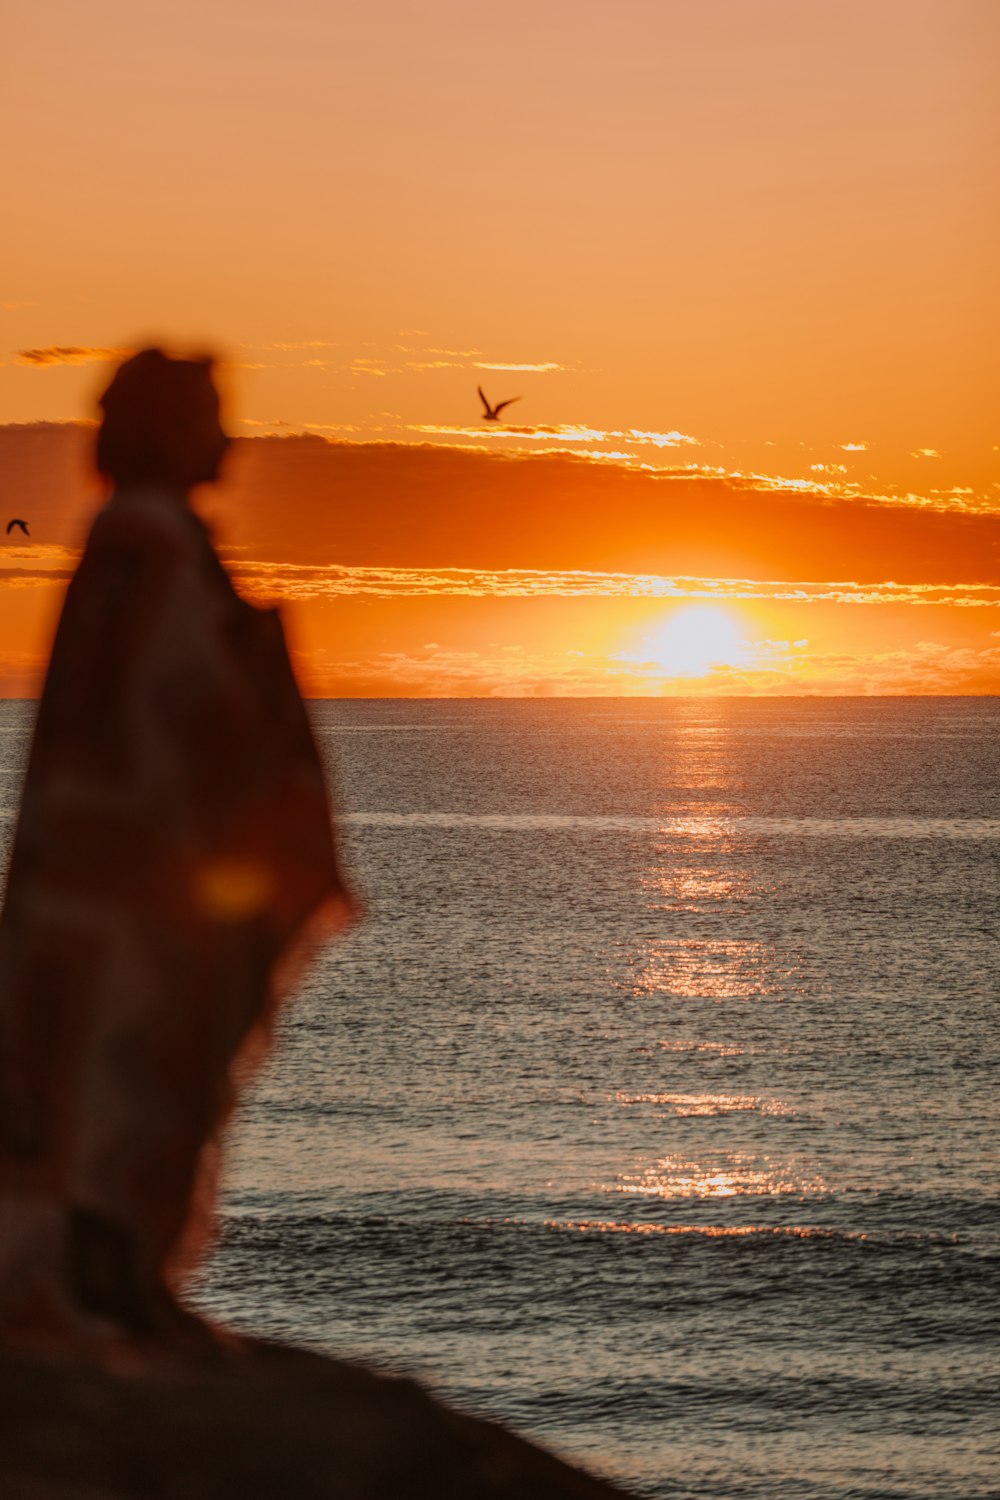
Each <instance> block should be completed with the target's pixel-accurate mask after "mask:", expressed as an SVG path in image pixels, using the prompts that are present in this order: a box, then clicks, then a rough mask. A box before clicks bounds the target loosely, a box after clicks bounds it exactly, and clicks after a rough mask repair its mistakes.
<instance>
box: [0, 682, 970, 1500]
mask: <svg viewBox="0 0 1000 1500" xmlns="http://www.w3.org/2000/svg"><path fill="white" fill-rule="evenodd" d="M315 717H316V723H317V728H318V733H319V736H320V739H321V742H322V745H323V747H324V750H325V751H327V752H328V753H329V755H330V758H331V763H332V764H333V766H334V767H335V776H336V781H337V786H338V799H339V802H340V805H341V807H342V808H343V810H344V813H345V816H344V818H343V839H344V843H345V847H346V852H347V855H348V861H349V863H350V865H351V867H352V869H353V870H354V871H355V872H356V875H357V880H358V882H359V884H360V885H361V887H362V888H363V891H364V893H365V896H366V899H367V902H368V906H369V916H368V921H367V923H366V924H365V926H364V927H362V928H361V929H360V930H359V931H358V932H357V933H356V935H354V936H353V937H351V938H350V939H349V940H347V941H345V942H343V943H341V944H340V945H339V946H338V947H336V948H335V949H333V950H332V951H331V952H329V953H328V954H327V955H326V957H325V958H324V959H323V960H322V962H321V963H320V964H319V965H318V966H317V967H316V969H315V970H314V971H313V973H312V974H311V975H310V977H309V980H308V982H307V984H306V986H305V988H304V992H303V993H302V995H301V997H300V998H299V1000H298V1001H297V1003H296V1004H295V1005H294V1006H293V1007H292V1009H291V1010H290V1011H289V1013H288V1015H287V1017H286V1020H285V1024H284V1026H283V1031H282V1037H281V1045H280V1047H279V1049H278V1051H277V1053H276V1055H275V1057H274V1059H273V1062H272V1064H271V1065H270V1066H269V1068H268V1070H267V1072H266V1074H265V1075H264V1076H263V1077H262V1078H261V1079H260V1080H259V1082H258V1084H257V1086H256V1087H255V1089H254V1091H253V1094H252V1096H251V1097H250V1099H249V1100H248V1102H247V1104H246V1107H245V1109H244V1111H243V1115H242V1118H241V1120H240V1121H239V1128H238V1133H237V1136H236V1139H235V1142H234V1149H233V1150H232V1153H231V1157H230V1165H229V1176H228V1185H227V1196H226V1204H227V1218H226V1234H225V1239H224V1242H223V1244H222V1246H221V1247H220V1250H219V1252H218V1254H217V1256H216V1258H215V1260H214V1262H213V1264H212V1265H211V1267H210V1268H209V1272H208V1274H207V1276H206V1278H205V1280H204V1282H203V1284H202V1286H201V1288H200V1290H199V1297H200V1300H201V1301H202V1302H203V1304H204V1305H206V1306H207V1307H208V1308H210V1309H211V1310H212V1311H214V1312H215V1313H216V1314H218V1315H221V1316H223V1317H225V1318H227V1319H229V1320H231V1321H232V1322H234V1323H237V1324H239V1325H240V1326H241V1327H245V1328H248V1329H253V1330H256V1331H258V1332H262V1333H266V1334H272V1335H277V1336H280V1337H285V1338H291V1339H295V1340H298V1341H301V1342H309V1343H313V1344H316V1345H318V1346H320V1347H323V1348H326V1349H329V1350H331V1351H334V1352H336V1353H338V1354H344V1355H349V1356H352V1357H359V1358H363V1359H366V1360H368V1361H370V1362H376V1363H379V1364H381V1365H383V1366H386V1367H389V1368H396V1369H405V1370H407V1371H409V1372H411V1373H413V1374H415V1375H417V1376H418V1377H419V1378H421V1379H422V1380H424V1381H425V1382H426V1383H428V1384H429V1385H430V1386H431V1387H432V1388H433V1389H435V1390H436V1391H437V1392H439V1393H440V1394H442V1395H443V1396H445V1397H446V1398H447V1399H449V1400H451V1401H453V1402H456V1403H458V1404H461V1405H463V1406H465V1407H468V1408H470V1409H472V1410H475V1411H477V1412H480V1413H484V1414H486V1415H489V1416H493V1417H497V1418H500V1419H502V1420H503V1421H505V1422H507V1423H509V1424H511V1425H513V1426H514V1427H516V1428H517V1429H518V1430H520V1431H522V1432H524V1433H525V1434H527V1435H530V1436H533V1437H536V1438H538V1439H540V1440H541V1441H543V1442H545V1443H547V1444H549V1445H550V1446H551V1447H553V1448H555V1449H557V1450H558V1451H560V1452H562V1453H564V1454H566V1455H568V1456H571V1457H575V1458H577V1459H580V1460H582V1461H585V1462H587V1463H588V1464H590V1465H591V1466H592V1467H594V1468H596V1469H597V1470H599V1471H603V1472H605V1473H608V1474H609V1475H611V1476H613V1477H615V1478H617V1479H618V1480H620V1481H621V1482H623V1483H625V1484H627V1485H629V1486H631V1487H632V1488H633V1489H634V1490H636V1491H637V1492H639V1493H642V1494H648V1495H657V1496H682V1495H690V1496H698V1497H711V1496H719V1497H737V1496H752V1497H755V1500H757V1497H761V1500H763V1497H781V1496H796V1497H798V1496H802V1497H807V1496H808V1497H816V1500H826V1497H830V1500H834V1497H836V1500H847V1497H855V1496H859V1497H860V1496H866V1497H874V1496H893V1497H900V1500H903V1497H906V1500H910V1497H918V1496H926V1497H934V1500H938V1497H946V1496H947V1497H972V1496H985V1495H988V1494H990V1495H996V1494H997V1493H1000V1467H998V1458H997V1448H996V1445H995V1443H994V1441H993V1432H994V1430H995V1429H996V1427H997V1425H998V1423H997V1397H996V1391H997V1383H998V1381H1000V1359H998V1343H1000V1340H998V1334H1000V1316H998V1306H1000V1299H998V1297H997V1293H998V1291H1000V1285H998V1280H1000V1279H998V1265H1000V1209H998V1203H997V1196H996V1147H995V1137H996V1134H997V1121H996V1098H997V1082H998V1078H997V1074H998V1057H1000V1038H998V1024H997V1012H998V1006H997V1002H998V998H1000V981H998V965H997V934H996V910H997V895H998V879H997V876H998V869H997V833H998V831H1000V798H998V796H997V787H998V785H1000V774H998V772H1000V766H998V752H997V744H998V738H997V735H998V730H1000V703H998V702H997V701H996V700H982V699H980V700H972V699H936V700H905V699H891V700H885V699H883V700H850V701H845V700H815V699H814V700H776V701H771V702H750V701H746V700H743V701H730V702H722V703H712V702H708V701H704V700H703V701H698V700H673V701H663V702H659V701H657V702H653V701H649V700H641V701H640V700H624V701H618V702H615V701H613V700H607V701H578V702H566V701H532V702H524V701H520V702H517V701H504V702H499V701H497V702H494V701H472V702H436V703H427V702H423V703H421V702H396V701H366V702H340V703H323V704H317V705H316V707H315ZM24 725H25V717H24V710H23V708H21V707H19V706H17V705H8V706H6V707H5V708H4V709H3V711H2V715H0V728H2V727H4V726H5V727H6V728H7V729H8V731H10V732H9V733H7V734H6V735H4V736H3V738H2V739H0V746H3V747H5V748H4V751H3V753H4V754H5V757H6V759H5V761H4V764H5V766H6V768H7V771H6V775H5V778H4V782H3V789H4V807H5V808H7V809H8V810H10V809H12V807H13V805H14V801H15V799H16V790H17V773H18V768H19V765H20V762H21V757H23V749H24ZM7 826H8V828H9V826H10V825H9V824H8V825H7Z"/></svg>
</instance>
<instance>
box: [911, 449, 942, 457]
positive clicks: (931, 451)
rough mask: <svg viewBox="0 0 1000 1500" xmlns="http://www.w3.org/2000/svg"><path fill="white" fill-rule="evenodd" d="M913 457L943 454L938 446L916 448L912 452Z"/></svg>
mask: <svg viewBox="0 0 1000 1500" xmlns="http://www.w3.org/2000/svg"><path fill="white" fill-rule="evenodd" d="M910 457H911V458H940V457H941V455H940V453H939V452H938V450H937V449H936V448H914V449H913V450H912V452H911V453H910Z"/></svg>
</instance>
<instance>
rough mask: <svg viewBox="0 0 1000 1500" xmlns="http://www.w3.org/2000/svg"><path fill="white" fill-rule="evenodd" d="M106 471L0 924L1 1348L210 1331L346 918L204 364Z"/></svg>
mask: <svg viewBox="0 0 1000 1500" xmlns="http://www.w3.org/2000/svg"><path fill="white" fill-rule="evenodd" d="M101 406H102V408H103V421H102V424H101V426H100V430H99V434H98V438H97V452H96V460H97V468H98V470H99V471H100V473H101V474H102V475H104V476H105V477H106V478H108V479H109V480H110V481H112V483H113V493H112V494H111V497H110V500H109V501H108V503H107V505H106V506H105V507H104V509H103V510H102V511H101V512H100V513H99V514H98V516H97V518H96V521H95V523H94V526H93V529H92V531H91V533H90V537H89V540H88V542H87V546H86V550H85V552H84V555H83V558H82V560H81V562H80V566H79V568H78V570H77V572H76V575H75V577H74V578H73V580H72V582H71V584H70V586H69V590H68V592H67V595H66V601H65V605H64V607H63V612H62V616H61V619H60V622H59V626H58V630H57V632H56V636H55V641H54V644H53V649H52V655H51V660H50V664H49V669H48V674H47V677H46V681H45V686H44V690H43V693H42V698H41V702H40V705H39V709H38V716H37V721H36V726H35V732H34V739H33V744H32V749H31V754H30V759H29V764H28V770H27V776H26V781H25V786H24V792H23V798H22V803H21V811H20V817H19V822H18V826H17V831H16V836H15V841H14V847H13V853H12V857H11V862H10V868H9V874H8V881H7V890H6V898H5V904H4V908H3V913H2V917H0V1336H6V1337H7V1338H11V1337H18V1336H20V1337H28V1338H31V1339H35V1340H37V1339H39V1338H42V1339H46V1338H48V1339H53V1340H57V1341H66V1340H69V1341H71V1342H80V1341H83V1342H84V1343H86V1342H88V1341H95V1342H97V1343H100V1342H103V1341H106V1340H109V1339H110V1340H112V1341H115V1340H117V1339H121V1338H125V1339H127V1340H135V1339H140V1340H142V1339H147V1340H153V1341H160V1342H162V1341H164V1340H165V1341H168V1342H170V1341H174V1342H177V1341H180V1342H181V1343H185V1342H187V1341H188V1340H192V1339H193V1340H195V1341H197V1342H201V1341H202V1340H207V1341H209V1342H210V1341H211V1340H212V1339H213V1337H214V1335H213V1333H212V1331H211V1330H209V1329H208V1327H207V1325H205V1324H203V1323H202V1322H201V1321H200V1320H199V1319H198V1318H197V1317H196V1316H195V1315H194V1314H193V1313H191V1312H188V1311H185V1310H184V1308H183V1306H182V1305H181V1303H180V1302H179V1300H178V1294H179V1291H180V1289H181V1287H182V1285H183V1281H184V1278H185V1276H186V1275H187V1274H188V1272H189V1271H190V1269H191V1268H192V1267H193V1265H194V1264H195V1262H196V1260H197V1257H198V1255H199V1253H200V1252H201V1250H202V1249H203V1247H204V1245H205V1242H206V1239H207V1236H208V1234H209V1232H210V1229H211V1219H212V1209H213V1197H214V1184H215V1174H216V1168H217V1162H218V1155H219V1143H220V1133H221V1131H222V1129H223V1126H224V1125H225V1122H226V1119H227V1117H228V1115H229V1113H230V1111H231V1109H232V1106H233V1103H234V1098H235V1094H236V1090H237V1086H238V1084H239V1082H240V1081H241V1080H242V1079H244V1078H245V1077H246V1076H247V1075H248V1070H249V1069H250V1068H251V1067H252V1065H253V1064H254V1062H255V1061H257V1060H259V1058H260V1056H261V1055H262V1054H263V1052H264V1050H265V1049H266V1046H267V1042H268V1038H269V1032H270V1028H271V1024H272V1022H273V1019H274V1016H275V1012H276V1009H277V1006H278V1004H279V1002H280V999H281V997H282V996H283V995H284V994H285V993H286V992H287V989H288V986H289V983H290V980H291V976H292V970H293V969H294V968H295V967H296V964H301V962H302V961H304V958H305V957H306V956H307V953H308V951H310V950H311V948H312V945H313V944H314V943H315V941H316V940H317V939H318V938H319V937H320V936H322V935H324V934H326V933H329V932H331V931H333V930H335V929H336V928H337V927H339V926H342V925H344V924H345V923H346V922H347V921H349V920H350V918H351V916H352V914H353V911H354V906H353V902H352V899H351V896H350V893H349V892H348V890H347V888H346V886H345V883H344V880H343V878H342V876H341V873H340V869H339V865H338V860H337V855H336V849H335V842H334V835H333V830H332V825H331V817H330V810H329V807H328V803H327V796H326V790H325V785H324V777H323V772H322V768H321V764H320V760H319V756H318V754H317V750H316V746H315V743H314V740H313V736H312V732H311V729H310V725H309V722H308V718H307V715H306V710H305V707H304V705H303V702H302V699H301V697H300V694H299V691H298V688H297V686H296V683H295V680H294V677H293V674H292V670H291V666H290V663H289V658H288V652H287V649H286V645H285V639H284V634H283V631H282V627H281V623H280V620H279V618H278V615H277V613H276V612H275V611H272V610H260V609H257V608H255V607H254V606H253V605H251V604H249V603H247V602H246V601H244V600H242V599H241V598H240V597H239V596H238V595H237V594H236V592H235V591H234V589H233V586H232V584H231V582H230V580H229V577H228V575H227V573H226V571H225V569H224V568H223V566H222V564H221V563H220V561H219V559H218V557H217V556H216V554H215V551H214V549H213V547H212V544H211V541H210V538H209V535H208V532H207V530H206V528H205V526H204V525H203V523H202V522H201V521H200V520H199V519H198V518H197V516H196V515H195V514H194V512H193V511H192V509H191V507H190V504H189V500H190V492H191V490H192V488H193V487H194V486H196V485H199V484H204V483H209V482H211V481H213V480H215V479H216V478H217V476H218V473H219V468H220V465H221V462H222V459H223V455H224V453H225V450H226V447H227V443H228V439H227V438H226V436H225V434H224V432H223V430H222V427H221V425H220V421H219V399H218V395H217V393H216V390H215V387H214V385H213V380H212V366H211V361H210V360H207V359H197V360H186V359H172V358H168V357H167V356H166V355H164V354H163V353H162V352H161V351H160V350H158V349H146V350H144V351H143V352H142V353H140V354H137V355H136V356H135V357H134V358H132V359H129V360H128V361H126V362H125V363H124V364H123V365H122V366H121V367H120V368H119V369H118V371H117V373H116V374H115V376H114V379H113V380H112V382H111V384H110V386H109V387H108V389H107V391H106V392H105V393H104V396H103V398H102V400H101Z"/></svg>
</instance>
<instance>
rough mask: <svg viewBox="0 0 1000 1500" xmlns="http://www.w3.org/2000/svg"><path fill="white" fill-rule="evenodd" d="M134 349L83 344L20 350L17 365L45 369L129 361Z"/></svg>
mask: <svg viewBox="0 0 1000 1500" xmlns="http://www.w3.org/2000/svg"><path fill="white" fill-rule="evenodd" d="M134 353H135V350H134V349H101V348H97V347H94V346H90V345H83V344H49V345H47V346H46V347H45V348H42V349H19V350H18V351H17V356H16V358H17V363H18V364H19V365H30V366H31V367H32V368H34V369H44V368H45V367H47V366H48V365H89V364H96V363H102V362H104V361H106V360H113V359H127V358H128V356H129V355H130V354H134Z"/></svg>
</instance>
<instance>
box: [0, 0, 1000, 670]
mask: <svg viewBox="0 0 1000 1500" xmlns="http://www.w3.org/2000/svg"><path fill="white" fill-rule="evenodd" d="M5 31H6V36H5V48H4V57H3V60H2V61H0V92H2V103H0V114H2V117H3V118H2V125H3V137H4V142H5V146H4V181H5V209H6V212H5V230H4V243H3V251H2V256H0V268H2V281H0V424H2V425H0V493H2V496H3V507H4V514H3V515H2V516H0V537H2V536H3V532H2V527H3V526H4V525H5V524H6V521H7V520H8V519H9V518H10V517H12V516H23V517H25V518H26V519H28V521H29V525H30V529H31V536H30V538H29V539H25V538H24V537H22V536H18V535H17V534H16V533H15V534H14V535H13V536H11V537H7V538H5V539H4V541H3V551H2V553H0V693H4V694H6V695H8V696H11V695H13V696H22V695H30V694H32V693H34V692H36V691H37V689H38V686H39V683H40V677H41V673H42V672H43V670H44V663H45V656H46V651H47V645H48V641H49V638H50V636H51V631H52V627H53V624H54V620H55V617H56V614H57V611H58V607H59V602H60V599H61V593H62V589H63V588H64V586H65V580H66V578H67V576H68V575H69V573H71V571H72V568H73V566H74V562H75V559H76V557H77V556H78V555H79V548H80V545H81V543H82V540H83V538H84V536H85V533H86V525H87V519H88V517H89V515H91V514H92V513H93V510H94V509H95V507H96V506H97V505H98V504H99V503H100V500H101V492H100V488H99V486H97V484H96V483H95V482H94V480H93V479H92V478H91V477H90V475H89V471H88V453H89V448H90V445H91V444H92V440H93V432H92V429H91V428H90V427H88V426H85V425H82V423H83V422H84V421H86V420H87V419H90V418H92V416H93V414H94V400H95V397H96V395H97V394H98V393H99V391H100V390H101V388H102V386H103V385H104V384H106V382H107V380H108V379H109V377H110V373H111V370H112V368H113V362H114V361H115V360H116V359H118V358H119V357H120V356H121V353H122V352H123V351H126V350H130V349H134V348H138V347H141V346H142V345H144V344H147V343H150V342H162V343H163V344H164V346H165V347H168V348H169V349H170V350H172V351H174V352H178V353H186V352H190V351H200V350H202V349H211V350H214V351H217V352H218V353H219V355H220V358H221V361H222V367H221V376H222V382H223V386H224V391H225V396H226V406H227V418H228V423H229V426H230V430H231V431H232V432H233V433H234V434H236V435H237V436H238V437H239V439H240V441H239V442H237V444H236V445H235V447H234V450H233V452H232V455H231V459H230V462H229V467H228V469H227V472H226V479H225V483H224V484H223V485H222V486H220V487H219V489H218V491H217V492H216V493H213V494H206V495H204V496H203V497H201V498H200V501H199V504H200V506H201V508H202V510H203V511H204V513H205V514H206V515H208V516H209V517H210V519H211V520H212V521H213V524H214V526H215V534H216V538H217V541H218V544H219V547H220V551H221V552H222V554H223V556H224V557H225V559H226V560H227V563H228V564H229V566H230V568H231V571H232V572H233V574H234V576H235V578H236V581H237V584H238V586H239V587H240V588H241V589H242V590H243V591H244V592H246V593H247V594H248V595H250V596H251V597H253V598H255V599H258V600H260V601H262V602H263V601H265V600H267V601H277V602H280V603H281V604H282V606H283V609H284V612H285V616H286V621H287V626H288V631H289V637H290V640H291V643H292V646H293V649H294V652H295V661H296V666H297V670H298V671H299V675H300V679H301V681H302V684H303V687H304V688H305V689H306V691H308V692H310V693H314V694H332V695H340V694H372V695H392V694H419V695H433V696H436V695H441V696H449V695H454V694H460V695H461V694H520V693H525V694H536V693H555V694H561V693H570V694H609V693H610V694H618V693H623V694H629V693H640V694H660V693H691V692H699V693H700V692H708V693H887V692H889V693H896V692H904V693H982V692H990V693H995V692H997V691H1000V420H998V410H1000V406H998V401H997V396H998V380H997V374H996V367H997V359H998V354H997V350H998V344H1000V316H998V313H1000V307H998V302H1000V297H998V290H997V284H998V277H997V266H998V265H1000V232H998V230H1000V224H998V220H1000V204H998V193H997V182H998V180H1000V149H998V148H1000V107H998V104H997V100H998V98H1000V76H998V74H1000V68H998V59H1000V5H997V4H996V3H994V0H933V3H932V0H618V3H617V4H615V5H611V4H610V3H608V0H600V3H594V0H575V3H573V4H570V3H568V0H565V3H563V0H560V3H556V0H532V3H530V4H529V3H524V0H506V3H505V4H504V5H503V6H495V5H490V6H486V7H484V6H475V5H472V4H470V3H468V0H463V3H461V4H459V3H452V0H426V3H424V4H422V5H417V4H414V3H412V0H366V3H365V4H364V5H356V4H352V5H350V6H349V5H347V4H342V3H339V0H330V3H319V0H285V3H283V4H282V5H281V6H280V7H279V6H276V5H274V4H272V3H270V0H268V3H265V0H238V3H237V0H199V3H193V0H171V3H170V4H169V5H168V4H166V3H160V0H150V3H145V4H142V5H136V4H135V3H134V0H128V3H125V0H115V3H107V0H98V3H96V4H94V5H89V6H81V5H79V4H78V3H76V0H72V3H71V0H40V3H39V4H38V5H37V6H33V7H28V6H26V5H24V6H20V7H18V8H17V11H16V13H15V14H14V15H13V16H12V17H11V18H9V19H8V21H7V23H6V28H5ZM479 384H481V385H482V386H483V387H484V389H485V390H486V392H487V394H488V395H489V396H490V398H491V399H493V400H502V399H504V398H507V397H511V396H519V397H520V398H521V399H520V400H519V401H518V403H517V404H516V405H514V406H512V407H510V408H509V409H508V410H507V411H506V412H505V413H504V416H505V419H506V420H505V421H504V422H503V423H502V424H497V423H489V424H484V423H483V422H481V421H480V410H481V409H480V403H479V399H478V397H477V394H476V387H477V385H479Z"/></svg>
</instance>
